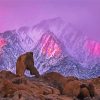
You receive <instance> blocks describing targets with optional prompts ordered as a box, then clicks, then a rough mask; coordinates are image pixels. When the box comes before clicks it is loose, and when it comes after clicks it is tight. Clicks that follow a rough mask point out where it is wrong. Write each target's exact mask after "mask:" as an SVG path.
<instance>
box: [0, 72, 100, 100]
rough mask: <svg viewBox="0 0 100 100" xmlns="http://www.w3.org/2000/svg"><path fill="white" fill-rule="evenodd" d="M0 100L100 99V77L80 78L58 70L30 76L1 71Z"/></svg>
mask: <svg viewBox="0 0 100 100" xmlns="http://www.w3.org/2000/svg"><path fill="white" fill-rule="evenodd" d="M89 84H90V85H91V86H90V87H89ZM86 86H87V87H86ZM0 100H100V78H99V77H98V78H95V79H91V80H78V79H77V78H75V77H63V76H62V75H60V74H59V73H56V72H51V73H47V74H45V75H43V76H41V77H40V78H35V77H34V76H33V77H31V78H30V77H26V76H25V77H17V76H16V75H15V74H13V73H11V72H10V71H1V72H0Z"/></svg>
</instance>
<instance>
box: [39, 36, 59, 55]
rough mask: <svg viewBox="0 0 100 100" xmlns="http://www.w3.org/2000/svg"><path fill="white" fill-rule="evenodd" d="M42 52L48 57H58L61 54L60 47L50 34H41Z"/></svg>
mask: <svg viewBox="0 0 100 100" xmlns="http://www.w3.org/2000/svg"><path fill="white" fill-rule="evenodd" d="M41 43H42V53H43V54H44V55H47V56H48V57H54V56H55V57H58V56H59V55H60V54H61V48H60V46H59V45H58V43H57V42H56V40H55V39H54V37H53V36H52V35H51V34H45V35H43V37H42V39H41Z"/></svg>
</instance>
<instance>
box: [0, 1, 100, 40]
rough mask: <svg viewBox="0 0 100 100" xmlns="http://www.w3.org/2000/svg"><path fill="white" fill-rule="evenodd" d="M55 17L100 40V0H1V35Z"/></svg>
mask: <svg viewBox="0 0 100 100" xmlns="http://www.w3.org/2000/svg"><path fill="white" fill-rule="evenodd" d="M54 17H61V18H62V19H64V20H65V21H66V23H67V22H71V23H72V24H73V25H74V26H75V27H77V29H79V30H81V31H82V32H84V33H85V34H87V35H88V36H89V37H90V38H91V39H93V40H97V41H100V0H0V32H4V31H6V30H9V29H16V28H19V27H21V26H32V25H35V24H37V23H38V22H40V21H41V20H43V19H48V18H54Z"/></svg>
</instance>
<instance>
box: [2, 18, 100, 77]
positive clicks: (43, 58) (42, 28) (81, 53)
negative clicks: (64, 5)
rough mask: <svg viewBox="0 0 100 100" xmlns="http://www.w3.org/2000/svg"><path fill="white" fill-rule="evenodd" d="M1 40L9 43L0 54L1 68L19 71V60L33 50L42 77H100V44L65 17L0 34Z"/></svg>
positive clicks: (5, 44)
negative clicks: (50, 74)
mask: <svg viewBox="0 0 100 100" xmlns="http://www.w3.org/2000/svg"><path fill="white" fill-rule="evenodd" d="M0 38H1V39H2V40H4V41H6V43H4V46H2V49H1V51H0V59H1V60H0V69H7V70H11V71H12V72H15V63H16V59H17V57H18V56H19V55H20V54H22V53H24V52H27V51H33V52H34V59H35V66H36V67H37V69H38V70H39V72H40V73H41V74H43V73H44V72H48V71H49V72H50V71H57V72H60V73H62V74H64V75H65V76H66V75H74V76H77V77H79V78H90V77H96V76H99V75H100V73H99V72H98V71H99V70H100V67H99V66H100V56H97V55H99V54H98V53H99V43H96V42H95V43H94V42H93V43H92V42H90V41H92V40H89V38H88V37H87V36H86V35H85V34H83V33H82V32H80V31H78V30H77V29H76V28H74V27H73V26H72V25H71V24H69V23H68V24H66V23H65V22H64V21H63V20H62V19H61V18H54V19H48V20H44V21H41V22H40V23H38V24H37V25H35V26H33V27H21V28H19V29H18V30H13V31H6V32H4V33H1V34H0ZM2 43H3V42H2ZM91 48H93V49H91ZM96 51H98V52H97V53H95V52H96Z"/></svg>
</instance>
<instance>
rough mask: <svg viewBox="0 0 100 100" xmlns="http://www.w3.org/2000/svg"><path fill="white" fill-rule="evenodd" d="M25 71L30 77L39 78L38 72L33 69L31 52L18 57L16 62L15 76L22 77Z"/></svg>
mask: <svg viewBox="0 0 100 100" xmlns="http://www.w3.org/2000/svg"><path fill="white" fill-rule="evenodd" d="M25 70H29V71H30V74H31V75H35V76H36V77H39V76H40V75H39V72H38V71H37V69H36V68H35V67H34V60H33V52H27V53H25V54H23V55H21V56H19V57H18V59H17V62H16V74H17V76H24V72H25Z"/></svg>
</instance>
